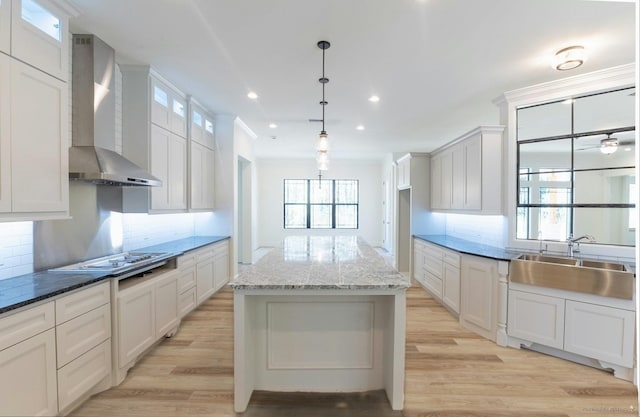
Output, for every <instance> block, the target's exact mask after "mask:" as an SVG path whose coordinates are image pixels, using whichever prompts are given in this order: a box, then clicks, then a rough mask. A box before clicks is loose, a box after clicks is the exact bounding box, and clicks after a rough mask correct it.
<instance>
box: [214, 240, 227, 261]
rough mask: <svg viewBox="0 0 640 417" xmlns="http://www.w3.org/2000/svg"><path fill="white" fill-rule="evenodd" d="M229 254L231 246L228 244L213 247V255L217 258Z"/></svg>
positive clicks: (223, 243) (218, 244)
mask: <svg viewBox="0 0 640 417" xmlns="http://www.w3.org/2000/svg"><path fill="white" fill-rule="evenodd" d="M228 253H229V245H228V244H227V242H222V243H216V244H215V245H213V255H214V256H215V257H218V256H223V255H227V254H228Z"/></svg>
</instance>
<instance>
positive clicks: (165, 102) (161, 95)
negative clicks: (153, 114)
mask: <svg viewBox="0 0 640 417" xmlns="http://www.w3.org/2000/svg"><path fill="white" fill-rule="evenodd" d="M153 99H154V100H155V101H156V102H157V103H159V104H160V105H162V106H164V107H169V95H168V94H167V92H166V91H164V90H163V89H161V88H160V87H158V86H157V85H156V86H154V87H153Z"/></svg>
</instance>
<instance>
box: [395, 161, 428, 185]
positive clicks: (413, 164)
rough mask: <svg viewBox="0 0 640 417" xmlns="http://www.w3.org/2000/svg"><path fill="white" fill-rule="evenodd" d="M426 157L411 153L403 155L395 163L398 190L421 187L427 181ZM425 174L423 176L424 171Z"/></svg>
mask: <svg viewBox="0 0 640 417" xmlns="http://www.w3.org/2000/svg"><path fill="white" fill-rule="evenodd" d="M427 156H428V155H427V154H422V153H418V152H412V153H408V154H406V155H404V156H403V157H401V158H399V159H398V160H397V161H396V164H397V169H396V177H397V181H396V182H397V186H398V189H399V190H404V189H407V188H410V187H416V186H417V187H422V186H423V185H425V184H426V181H428V178H427V177H428V170H429V168H428V166H429V164H428V162H429V161H428V157H427ZM425 169H426V170H427V173H426V174H424V170H425Z"/></svg>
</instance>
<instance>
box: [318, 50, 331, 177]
mask: <svg viewBox="0 0 640 417" xmlns="http://www.w3.org/2000/svg"><path fill="white" fill-rule="evenodd" d="M330 46H331V44H330V43H329V42H328V41H320V42H318V48H320V49H322V77H321V78H320V79H318V81H319V82H320V84H322V101H321V102H320V105H321V106H322V131H320V135H319V136H318V141H317V143H316V150H317V151H318V155H317V157H316V162H317V163H318V171H320V173H319V174H318V177H319V178H322V171H326V170H328V169H329V135H327V131H326V130H324V108H325V106H326V105H327V104H328V103H327V101H326V100H325V97H324V86H325V85H326V84H327V83H328V82H329V79H328V78H327V77H325V75H324V53H325V51H326V50H327V49H329V47H330Z"/></svg>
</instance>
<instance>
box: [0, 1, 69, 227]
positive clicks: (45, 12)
mask: <svg viewBox="0 0 640 417" xmlns="http://www.w3.org/2000/svg"><path fill="white" fill-rule="evenodd" d="M70 13H72V12H71V11H70V9H68V8H67V6H66V5H64V3H62V2H58V1H51V0H13V1H12V0H0V38H1V39H0V50H1V51H2V52H5V53H9V54H10V55H5V54H0V220H44V219H54V218H65V217H67V216H68V208H69V180H68V175H69V168H68V151H67V149H68V144H69V109H68V99H69V91H68V86H67V84H66V82H65V80H66V79H67V77H68V69H69V67H68V64H69V47H68V42H69V41H68V39H69V32H68V28H67V21H68V16H69V14H70Z"/></svg>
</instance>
